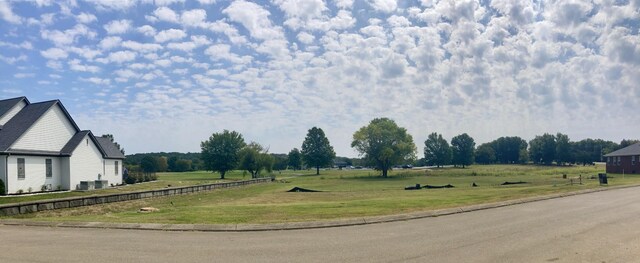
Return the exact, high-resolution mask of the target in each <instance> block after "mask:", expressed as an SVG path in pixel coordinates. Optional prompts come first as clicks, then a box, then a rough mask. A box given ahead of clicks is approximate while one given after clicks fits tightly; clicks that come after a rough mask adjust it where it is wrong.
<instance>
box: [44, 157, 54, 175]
mask: <svg viewBox="0 0 640 263" xmlns="http://www.w3.org/2000/svg"><path fill="white" fill-rule="evenodd" d="M44 162H45V166H46V169H45V170H46V173H47V178H51V177H53V166H52V165H51V159H46V160H45V161H44Z"/></svg>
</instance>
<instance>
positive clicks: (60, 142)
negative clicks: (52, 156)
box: [11, 105, 76, 151]
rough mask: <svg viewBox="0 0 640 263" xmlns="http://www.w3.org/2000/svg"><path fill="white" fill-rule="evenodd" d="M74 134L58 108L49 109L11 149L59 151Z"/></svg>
mask: <svg viewBox="0 0 640 263" xmlns="http://www.w3.org/2000/svg"><path fill="white" fill-rule="evenodd" d="M75 133H76V130H75V128H74V127H73V125H72V124H71V122H70V121H69V119H67V116H66V115H65V114H64V112H63V111H62V109H61V108H60V106H58V105H56V106H54V107H52V108H51V109H49V111H47V112H46V113H45V114H44V115H43V116H42V117H41V118H40V119H39V120H38V121H37V122H36V123H35V124H33V126H31V128H29V130H27V132H25V133H24V134H23V135H22V137H20V139H18V141H16V142H15V143H14V144H13V145H12V146H11V148H12V149H20V150H41V151H60V150H61V149H62V147H64V145H65V144H67V142H68V141H69V139H71V137H72V136H73V135H74V134H75Z"/></svg>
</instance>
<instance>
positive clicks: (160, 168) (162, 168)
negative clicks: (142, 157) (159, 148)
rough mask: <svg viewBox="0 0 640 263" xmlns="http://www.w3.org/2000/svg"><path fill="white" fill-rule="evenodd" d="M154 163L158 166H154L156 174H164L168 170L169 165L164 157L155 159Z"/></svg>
mask: <svg viewBox="0 0 640 263" xmlns="http://www.w3.org/2000/svg"><path fill="white" fill-rule="evenodd" d="M155 159H156V163H158V165H157V166H156V172H166V171H167V169H168V168H169V164H168V163H167V157H165V156H160V157H156V158H155Z"/></svg>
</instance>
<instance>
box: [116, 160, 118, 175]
mask: <svg viewBox="0 0 640 263" xmlns="http://www.w3.org/2000/svg"><path fill="white" fill-rule="evenodd" d="M116 175H118V161H116Z"/></svg>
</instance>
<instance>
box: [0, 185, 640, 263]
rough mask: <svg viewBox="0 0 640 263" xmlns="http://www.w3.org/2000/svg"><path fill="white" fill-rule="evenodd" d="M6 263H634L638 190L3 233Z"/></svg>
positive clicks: (638, 242) (3, 229)
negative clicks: (498, 203) (400, 214)
mask: <svg viewBox="0 0 640 263" xmlns="http://www.w3.org/2000/svg"><path fill="white" fill-rule="evenodd" d="M0 236H1V238H0V251H1V252H0V262H90V263H99V262H154V263H155V262H608V263H610V262H638V261H640V188H639V187H633V188H626V189H619V190H612V191H604V192H596V193H591V194H585V195H577V196H571V197H566V198H558V199H551V200H545V201H539V202H533V203H526V204H521V205H514V206H508V207H501V208H496V209H488V210H481V211H475V212H469V213H462V214H455V215H448V216H441V217H434V218H424V219H417V220H410V221H402V222H393V223H382V224H372V225H361V226H349V227H339V228H325V229H309V230H289V231H267V232H168V231H144V230H116V229H74V228H55V227H20V226H0Z"/></svg>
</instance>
